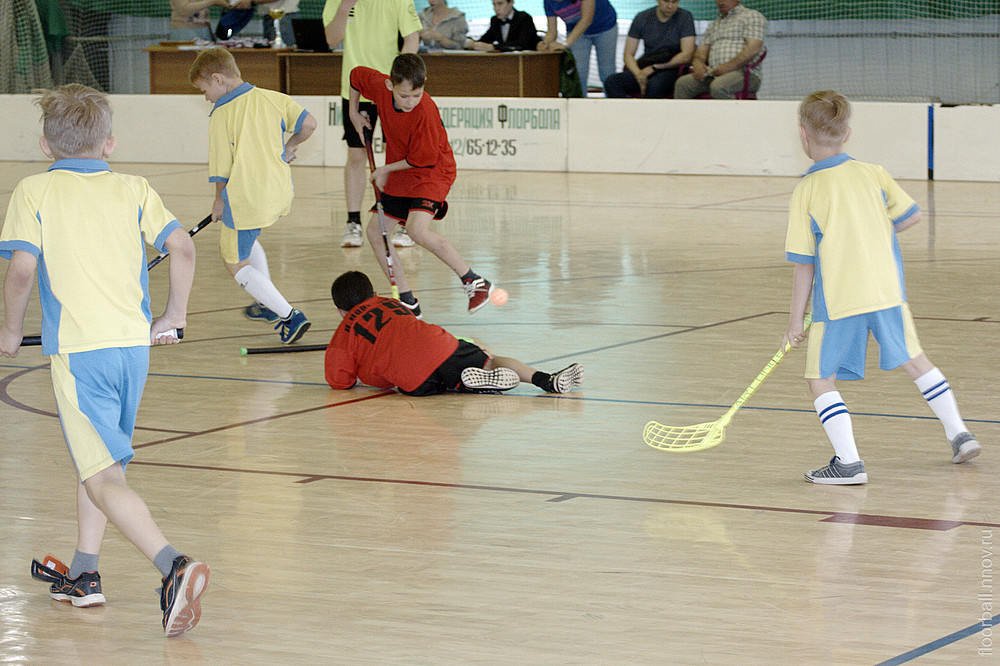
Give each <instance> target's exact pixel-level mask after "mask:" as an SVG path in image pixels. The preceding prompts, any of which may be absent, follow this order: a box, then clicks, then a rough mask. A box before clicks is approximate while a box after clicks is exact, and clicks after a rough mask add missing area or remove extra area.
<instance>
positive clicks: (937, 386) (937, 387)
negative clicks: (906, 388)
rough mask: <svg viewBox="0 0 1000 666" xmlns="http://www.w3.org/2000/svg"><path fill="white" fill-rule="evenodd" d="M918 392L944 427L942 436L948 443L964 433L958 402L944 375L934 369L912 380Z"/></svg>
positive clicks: (965, 429)
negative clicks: (922, 395)
mask: <svg viewBox="0 0 1000 666" xmlns="http://www.w3.org/2000/svg"><path fill="white" fill-rule="evenodd" d="M913 383H914V384H916V385H917V388H918V389H920V392H921V393H923V394H924V400H926V401H927V404H928V405H930V407H931V409H932V410H933V411H934V415H935V416H937V417H938V419H940V420H941V425H943V426H944V435H945V437H947V438H948V441H951V440H953V439H955V436H956V435H957V434H959V433H961V432H966V431H967V430H968V428H966V427H965V421H963V420H962V415H961V414H959V413H958V402H957V401H956V400H955V394H954V393H953V392H952V390H951V384H949V383H948V380H947V379H945V378H944V374H943V373H942V372H941V371H940V370H938V369H937V368H934V369H933V370H928V371H927V372H926V373H924V374H922V375H920V376H919V377H917V378H916V379H914V380H913Z"/></svg>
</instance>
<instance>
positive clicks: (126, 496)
mask: <svg viewBox="0 0 1000 666" xmlns="http://www.w3.org/2000/svg"><path fill="white" fill-rule="evenodd" d="M83 485H84V487H85V488H86V490H87V496H88V497H89V498H90V501H91V502H93V504H94V506H95V507H96V508H97V509H99V510H100V511H101V512H102V513H103V514H104V515H105V516H107V519H108V520H109V521H110V522H111V524H112V525H114V526H115V527H117V528H118V531H120V532H121V533H122V534H123V535H124V536H125V538H126V539H128V540H129V541H131V542H132V543H133V544H134V545H135V547H136V548H138V549H139V551H140V552H142V554H143V555H145V556H146V557H148V558H149V561H150V562H153V561H154V560H155V558H156V555H157V554H158V553H159V552H160V551H161V550H163V548H164V547H165V546H166V545H167V539H166V538H165V537H164V536H163V533H162V532H161V531H160V528H159V527H157V526H156V523H154V522H153V517H152V516H151V515H150V513H149V508H147V507H146V503H145V502H143V501H142V498H141V497H139V495H137V494H136V492H135V491H134V490H132V489H131V488H129V487H128V484H127V483H125V472H124V471H123V470H122V466H121V465H120V464H118V463H115V464H113V465H111V467H108V468H106V469H103V470H101V471H100V472H98V473H97V474H95V475H93V476H92V477H90V478H88V479H87V480H86V481H84V482H83Z"/></svg>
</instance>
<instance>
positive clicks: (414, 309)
mask: <svg viewBox="0 0 1000 666" xmlns="http://www.w3.org/2000/svg"><path fill="white" fill-rule="evenodd" d="M400 303H402V304H403V305H405V306H406V309H407V310H409V311H410V312H411V313H413V316H414V317H416V318H417V319H423V318H424V315H423V314H422V313H421V312H420V301H413V302H412V303H407V302H406V301H400Z"/></svg>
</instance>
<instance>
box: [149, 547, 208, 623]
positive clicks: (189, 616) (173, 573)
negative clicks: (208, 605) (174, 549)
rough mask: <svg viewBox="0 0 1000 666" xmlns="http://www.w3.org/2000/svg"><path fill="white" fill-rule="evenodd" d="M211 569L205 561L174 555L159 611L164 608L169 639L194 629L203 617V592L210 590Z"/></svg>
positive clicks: (161, 591)
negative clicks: (201, 600)
mask: <svg viewBox="0 0 1000 666" xmlns="http://www.w3.org/2000/svg"><path fill="white" fill-rule="evenodd" d="M210 577H211V570H210V569H209V568H208V565H207V564H205V563H204V562H196V561H195V560H192V559H191V558H190V557H188V556H187V555H178V556H177V557H175V558H174V565H173V567H172V568H171V569H170V574H169V575H167V577H166V578H164V579H163V587H161V588H160V610H162V611H163V633H165V634H166V635H167V637H168V638H172V637H174V636H180V635H181V634H183V633H184V632H187V631H191V630H192V629H194V627H195V625H196V624H198V620H200V619H201V602H200V599H201V595H202V594H204V593H205V590H206V589H208V579H209V578H210Z"/></svg>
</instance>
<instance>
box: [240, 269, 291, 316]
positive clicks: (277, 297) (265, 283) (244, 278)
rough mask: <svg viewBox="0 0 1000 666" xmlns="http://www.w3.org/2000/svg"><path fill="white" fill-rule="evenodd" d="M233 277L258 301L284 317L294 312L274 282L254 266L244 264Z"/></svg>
mask: <svg viewBox="0 0 1000 666" xmlns="http://www.w3.org/2000/svg"><path fill="white" fill-rule="evenodd" d="M233 277H234V278H235V279H236V284H238V285H240V286H241V287H243V289H245V290H246V292H247V293H248V294H250V295H251V296H253V297H254V298H255V299H257V302H258V303H260V304H261V305H264V306H266V307H268V308H270V309H271V310H274V312H276V313H277V314H278V316H279V317H281V318H282V319H285V318H286V317H288V315H290V314H292V306H291V305H290V304H289V303H288V301H286V300H285V297H284V296H282V295H281V292H279V291H278V288H277V287H275V286H274V283H272V282H271V280H270V279H269V278H268V277H267V276H265V275H264V274H263V273H261V272H260V271H259V270H257V269H256V268H254V267H253V266H244V267H243V268H241V269H240V270H238V271H237V272H236V275H234V276H233Z"/></svg>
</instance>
